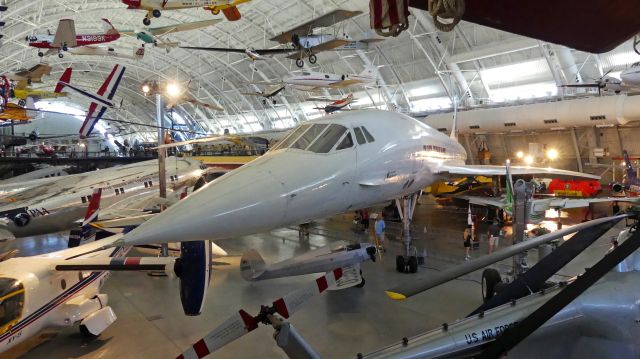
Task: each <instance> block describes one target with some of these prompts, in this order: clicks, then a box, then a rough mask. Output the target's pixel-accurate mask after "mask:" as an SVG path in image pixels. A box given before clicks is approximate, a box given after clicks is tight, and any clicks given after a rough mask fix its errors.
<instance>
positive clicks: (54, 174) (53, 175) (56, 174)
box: [44, 172, 62, 178]
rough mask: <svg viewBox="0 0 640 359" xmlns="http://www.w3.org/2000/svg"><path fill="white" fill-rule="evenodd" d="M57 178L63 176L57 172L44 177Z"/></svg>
mask: <svg viewBox="0 0 640 359" xmlns="http://www.w3.org/2000/svg"><path fill="white" fill-rule="evenodd" d="M56 176H62V174H61V173H60V172H56V173H52V174H50V175H46V176H44V178H49V177H56Z"/></svg>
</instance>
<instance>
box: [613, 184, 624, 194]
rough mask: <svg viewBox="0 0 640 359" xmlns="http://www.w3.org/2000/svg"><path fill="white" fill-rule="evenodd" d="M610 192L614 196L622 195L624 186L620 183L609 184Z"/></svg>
mask: <svg viewBox="0 0 640 359" xmlns="http://www.w3.org/2000/svg"><path fill="white" fill-rule="evenodd" d="M610 186H611V192H613V193H614V194H624V185H623V184H622V183H620V182H613V183H611V185H610Z"/></svg>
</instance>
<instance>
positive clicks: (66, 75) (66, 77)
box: [54, 67, 73, 93]
mask: <svg viewBox="0 0 640 359" xmlns="http://www.w3.org/2000/svg"><path fill="white" fill-rule="evenodd" d="M72 71H73V69H72V68H71V67H67V69H66V70H64V72H63V73H62V76H60V80H59V81H58V84H57V85H56V89H55V90H54V92H55V93H61V92H62V90H63V89H64V87H65V86H66V85H67V84H68V83H70V82H71V72H72Z"/></svg>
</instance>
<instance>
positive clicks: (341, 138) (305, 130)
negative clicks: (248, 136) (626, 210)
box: [273, 123, 374, 153]
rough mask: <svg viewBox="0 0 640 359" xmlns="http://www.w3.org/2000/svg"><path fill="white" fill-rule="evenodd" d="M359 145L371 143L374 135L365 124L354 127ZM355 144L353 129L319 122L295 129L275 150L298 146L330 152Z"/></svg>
mask: <svg viewBox="0 0 640 359" xmlns="http://www.w3.org/2000/svg"><path fill="white" fill-rule="evenodd" d="M354 131H355V132H354V133H355V135H356V136H355V137H356V141H357V142H358V144H359V145H364V144H366V143H371V142H373V141H374V138H373V136H372V135H371V134H370V133H369V131H367V129H366V128H365V127H364V126H360V127H356V128H354ZM353 146H354V142H353V137H352V135H351V131H349V129H348V128H346V127H345V126H342V125H338V124H335V123H334V124H328V123H318V124H313V125H311V124H304V125H300V126H299V127H298V128H296V129H295V130H293V131H292V132H291V134H290V135H289V136H287V137H286V138H285V139H284V140H282V141H281V142H280V143H279V144H278V145H277V146H276V147H274V148H273V150H278V149H283V148H297V149H300V150H305V151H311V152H315V153H329V152H330V151H331V150H332V149H334V147H335V149H334V151H340V150H344V149H347V148H351V147H353Z"/></svg>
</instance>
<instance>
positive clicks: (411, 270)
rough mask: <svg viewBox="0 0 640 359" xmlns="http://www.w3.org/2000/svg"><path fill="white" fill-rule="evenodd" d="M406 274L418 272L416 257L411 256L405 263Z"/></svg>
mask: <svg viewBox="0 0 640 359" xmlns="http://www.w3.org/2000/svg"><path fill="white" fill-rule="evenodd" d="M407 267H408V269H409V271H408V273H416V272H417V271H418V257H416V256H411V257H409V261H408V262H407Z"/></svg>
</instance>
